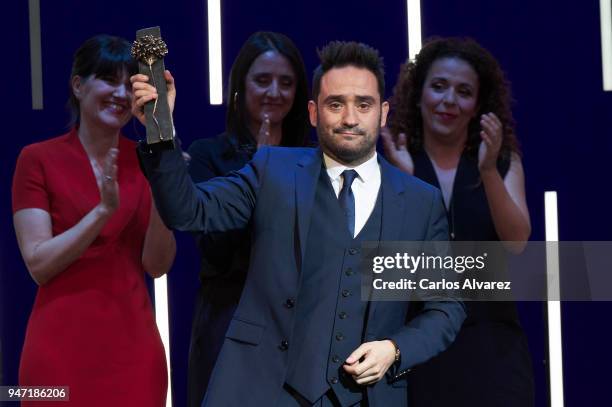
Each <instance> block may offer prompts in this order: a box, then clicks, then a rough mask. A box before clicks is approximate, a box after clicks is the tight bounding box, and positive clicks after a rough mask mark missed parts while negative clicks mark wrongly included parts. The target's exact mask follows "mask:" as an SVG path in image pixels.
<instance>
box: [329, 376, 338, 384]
mask: <svg viewBox="0 0 612 407" xmlns="http://www.w3.org/2000/svg"><path fill="white" fill-rule="evenodd" d="M330 381H331V383H332V384H338V378H337V377H332V378H331V380H330Z"/></svg>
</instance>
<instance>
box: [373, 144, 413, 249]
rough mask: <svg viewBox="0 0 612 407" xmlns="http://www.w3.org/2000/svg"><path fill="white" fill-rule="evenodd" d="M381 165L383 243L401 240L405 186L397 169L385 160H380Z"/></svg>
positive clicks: (381, 237)
mask: <svg viewBox="0 0 612 407" xmlns="http://www.w3.org/2000/svg"><path fill="white" fill-rule="evenodd" d="M378 161H379V163H380V173H381V183H380V185H381V188H382V229H381V233H380V240H381V241H394V240H400V236H401V231H402V228H403V227H404V217H405V215H406V211H405V210H404V200H403V199H402V195H403V193H404V185H403V182H402V179H401V177H400V175H399V174H397V171H398V170H396V169H395V168H393V167H391V164H389V163H388V162H387V160H385V159H384V158H382V157H380V155H379V159H378Z"/></svg>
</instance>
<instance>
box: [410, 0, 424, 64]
mask: <svg viewBox="0 0 612 407" xmlns="http://www.w3.org/2000/svg"><path fill="white" fill-rule="evenodd" d="M406 6H407V10H408V58H410V60H414V57H415V56H416V54H418V53H419V51H420V50H421V42H422V41H421V0H407V1H406Z"/></svg>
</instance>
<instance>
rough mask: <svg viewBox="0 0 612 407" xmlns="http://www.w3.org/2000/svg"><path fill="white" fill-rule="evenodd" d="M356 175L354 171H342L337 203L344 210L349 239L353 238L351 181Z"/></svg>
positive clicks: (353, 197)
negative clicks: (349, 234)
mask: <svg viewBox="0 0 612 407" xmlns="http://www.w3.org/2000/svg"><path fill="white" fill-rule="evenodd" d="M357 175H358V174H357V171H355V170H344V171H343V172H342V177H343V179H344V181H343V183H342V189H341V190H340V194H339V195H338V201H340V205H342V209H344V214H345V215H346V224H347V225H348V229H349V232H350V233H351V237H353V236H355V196H354V195H353V191H352V190H351V185H353V181H354V180H355V178H356V177H357Z"/></svg>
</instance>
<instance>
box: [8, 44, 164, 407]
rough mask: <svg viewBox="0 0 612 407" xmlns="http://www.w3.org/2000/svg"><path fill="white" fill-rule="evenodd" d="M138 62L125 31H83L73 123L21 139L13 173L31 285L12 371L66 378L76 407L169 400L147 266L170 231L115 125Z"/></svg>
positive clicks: (158, 269) (73, 86)
mask: <svg viewBox="0 0 612 407" xmlns="http://www.w3.org/2000/svg"><path fill="white" fill-rule="evenodd" d="M135 71H136V63H135V62H134V61H133V60H132V59H131V57H130V44H129V43H128V42H127V41H126V40H124V39H122V38H118V37H111V36H107V35H100V36H97V37H94V38H91V39H89V40H88V41H86V42H85V43H84V44H83V45H82V46H81V47H80V48H79V50H78V51H77V52H76V54H75V58H74V63H73V68H72V74H71V79H70V105H71V108H72V111H73V116H74V117H73V118H74V123H75V124H74V126H73V127H72V129H71V130H70V131H69V132H68V133H67V134H64V135H63V136H60V137H56V138H52V139H50V140H47V141H43V142H40V143H35V144H32V145H29V146H27V147H25V148H24V149H23V150H22V152H21V154H20V156H19V159H18V161H17V168H16V170H15V176H14V180H13V213H14V215H13V219H14V224H15V231H16V233H17V239H18V242H19V248H20V250H21V253H22V255H23V259H24V261H25V263H26V266H27V268H28V270H29V272H30V274H31V276H32V278H33V279H34V281H35V282H36V283H37V284H38V285H39V288H38V293H37V295H36V301H35V303H34V307H33V310H32V314H31V316H30V320H29V322H28V328H27V333H26V338H25V343H24V346H23V352H22V355H21V365H20V371H19V382H20V385H23V386H43V385H44V386H68V387H69V392H70V393H69V394H70V395H69V398H70V402H71V403H70V404H71V405H75V406H119V405H133V406H163V405H165V397H166V389H167V371H166V360H165V355H164V349H163V346H162V342H161V339H160V336H159V333H158V331H157V327H156V325H155V318H154V316H153V309H152V306H151V300H150V298H149V294H148V291H147V287H146V284H145V280H144V272H146V273H148V274H149V275H151V276H152V277H158V276H161V275H163V274H165V273H166V272H167V271H168V270H169V268H170V266H171V264H172V261H173V260H174V255H175V241H174V236H173V235H172V233H171V232H170V231H169V230H168V229H166V227H165V226H164V225H163V223H162V222H161V220H160V218H159V215H158V214H157V210H156V209H155V205H154V204H153V202H152V199H151V192H150V190H149V185H148V183H147V182H146V180H145V178H144V177H143V175H142V174H141V172H140V168H139V166H138V159H137V156H136V153H135V143H134V142H132V141H130V140H128V139H126V138H125V137H123V136H122V135H121V128H122V127H123V126H124V125H125V124H126V123H127V122H128V121H129V120H130V118H131V116H132V114H131V99H132V95H131V85H130V82H129V77H130V75H132V74H134V73H135ZM33 404H34V403H33ZM24 405H26V404H25V403H24Z"/></svg>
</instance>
